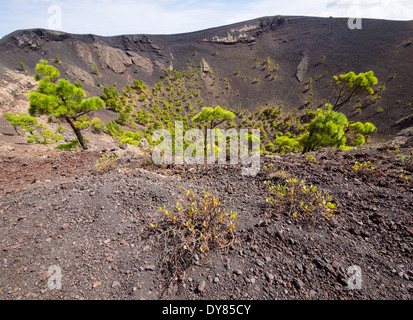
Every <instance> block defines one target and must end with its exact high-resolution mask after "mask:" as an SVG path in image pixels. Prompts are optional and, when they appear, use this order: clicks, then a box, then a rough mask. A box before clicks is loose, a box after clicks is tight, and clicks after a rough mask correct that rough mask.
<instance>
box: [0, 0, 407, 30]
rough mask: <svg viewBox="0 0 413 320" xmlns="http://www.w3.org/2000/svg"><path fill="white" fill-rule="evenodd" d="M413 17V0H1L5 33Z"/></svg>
mask: <svg viewBox="0 0 413 320" xmlns="http://www.w3.org/2000/svg"><path fill="white" fill-rule="evenodd" d="M275 15H292V16H317V17H329V16H333V17H354V18H376V19H388V20H413V1H412V0H228V1H219V0H212V1H201V0H138V1H133V0H93V1H92V0H66V1H61V0H0V37H2V36H5V35H7V34H9V33H11V32H13V31H15V30H19V29H31V28H44V29H53V30H60V31H64V32H69V33H78V34H89V33H91V34H97V35H102V36H112V35H120V34H175V33H185V32H192V31H198V30H203V29H208V28H212V27H218V26H223V25H227V24H231V23H236V22H241V21H245V20H250V19H255V18H259V17H264V16H275Z"/></svg>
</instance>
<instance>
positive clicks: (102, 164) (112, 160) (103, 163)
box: [95, 153, 118, 173]
mask: <svg viewBox="0 0 413 320" xmlns="http://www.w3.org/2000/svg"><path fill="white" fill-rule="evenodd" d="M117 158H118V155H117V154H116V153H110V154H104V155H103V156H101V157H100V158H99V160H97V161H96V163H95V168H96V170H97V172H99V173H104V172H109V171H111V170H113V169H115V168H116V167H117V163H116V160H117Z"/></svg>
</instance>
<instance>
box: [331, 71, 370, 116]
mask: <svg viewBox="0 0 413 320" xmlns="http://www.w3.org/2000/svg"><path fill="white" fill-rule="evenodd" d="M334 80H335V81H336V82H335V84H334V95H335V96H336V97H335V98H332V99H331V100H332V101H334V104H333V110H334V111H337V110H338V109H340V108H341V106H343V105H344V104H345V103H347V102H349V101H350V100H351V99H352V98H353V97H356V96H358V97H362V96H364V95H366V94H370V95H373V94H374V90H373V88H372V86H374V85H376V84H377V82H378V80H377V78H376V77H375V76H374V72H373V71H368V72H365V73H359V74H358V75H356V74H355V73H354V72H352V71H351V72H349V73H347V74H342V75H339V76H334Z"/></svg>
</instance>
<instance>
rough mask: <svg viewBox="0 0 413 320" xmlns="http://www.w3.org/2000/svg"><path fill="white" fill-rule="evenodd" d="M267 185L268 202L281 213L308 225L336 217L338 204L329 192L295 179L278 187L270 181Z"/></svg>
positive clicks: (286, 181)
mask: <svg viewBox="0 0 413 320" xmlns="http://www.w3.org/2000/svg"><path fill="white" fill-rule="evenodd" d="M265 184H266V186H267V192H268V195H269V197H268V198H267V199H266V200H267V202H268V203H269V204H270V205H271V206H272V207H274V208H276V210H277V211H278V212H279V213H283V214H286V215H288V216H292V217H294V218H296V219H297V220H300V221H303V222H308V223H314V222H316V221H318V220H319V219H320V218H325V219H329V218H332V217H333V216H334V212H335V211H336V204H335V203H334V202H333V199H332V198H331V197H330V196H329V195H328V193H327V192H325V191H321V190H319V189H318V187H317V186H314V185H311V184H307V183H306V182H305V181H304V180H298V179H295V178H291V179H286V180H285V183H284V184H279V185H276V186H275V185H272V184H271V182H270V181H266V182H265Z"/></svg>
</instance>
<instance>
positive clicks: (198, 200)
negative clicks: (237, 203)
mask: <svg viewBox="0 0 413 320" xmlns="http://www.w3.org/2000/svg"><path fill="white" fill-rule="evenodd" d="M159 212H160V213H161V214H162V216H163V219H162V220H160V221H158V222H153V223H151V227H152V228H153V229H154V230H156V231H157V239H158V245H159V250H160V261H161V264H162V265H163V267H164V268H165V269H166V270H167V271H168V272H170V274H171V276H176V275H177V274H178V273H180V272H182V271H185V270H186V269H187V268H188V267H189V266H190V265H191V264H192V263H193V262H194V259H195V256H199V258H202V257H203V256H204V255H206V254H207V253H208V252H210V251H213V250H217V249H223V248H225V247H228V246H229V245H231V244H233V241H234V238H235V228H236V221H237V220H238V219H239V215H238V214H237V213H236V212H232V211H230V212H228V211H227V210H226V209H225V208H224V207H223V206H222V205H221V204H220V202H219V199H218V198H217V197H215V196H214V195H213V194H212V193H211V192H209V191H205V190H204V191H203V192H202V194H198V193H197V192H196V191H195V190H193V189H188V190H187V191H186V192H185V193H184V195H183V196H182V197H181V198H179V199H178V201H177V202H176V204H175V206H174V207H172V208H171V209H168V208H166V206H163V207H162V208H160V209H159Z"/></svg>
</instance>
